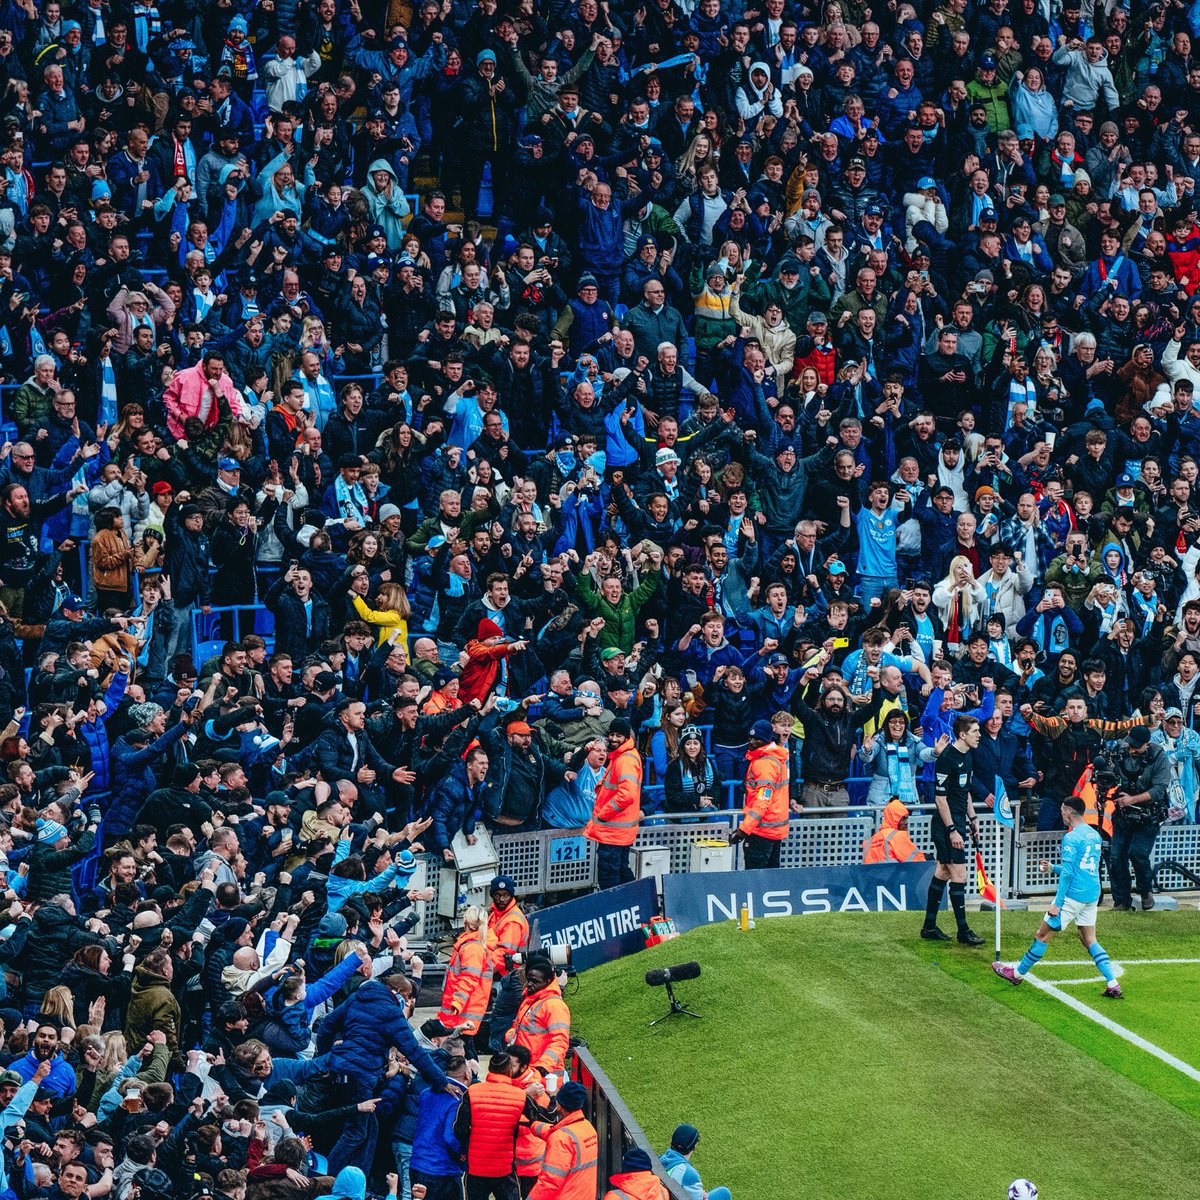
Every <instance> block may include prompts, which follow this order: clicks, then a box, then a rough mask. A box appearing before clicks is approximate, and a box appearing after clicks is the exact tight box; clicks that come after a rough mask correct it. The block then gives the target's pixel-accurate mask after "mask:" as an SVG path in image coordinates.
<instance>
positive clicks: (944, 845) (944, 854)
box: [929, 813, 967, 867]
mask: <svg viewBox="0 0 1200 1200" xmlns="http://www.w3.org/2000/svg"><path fill="white" fill-rule="evenodd" d="M929 832H930V834H931V835H932V837H933V849H934V855H935V857H936V859H937V861H938V862H940V863H941V864H942V865H943V866H946V867H949V866H964V865H966V861H967V843H966V841H965V839H964V841H963V844H962V848H961V849H959V850H955V848H954V847H953V846H952V845H950V830H949V829H947V828H946V826H945V825H943V824H942V819H941V817H939V816H938V814H937V813H934V814H933V820H932V821H931V822H930V828H929Z"/></svg>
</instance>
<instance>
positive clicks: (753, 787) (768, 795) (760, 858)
mask: <svg viewBox="0 0 1200 1200" xmlns="http://www.w3.org/2000/svg"><path fill="white" fill-rule="evenodd" d="M748 741H749V746H750V749H749V750H747V751H746V761H747V762H748V763H749V764H750V765H749V767H748V769H747V771H746V811H745V813H744V814H743V815H742V823H741V824H740V825H739V826H738V827H737V829H735V830H734V831H733V833H731V834H730V835H729V840H730V841H731V842H743V841H744V842H745V843H746V847H745V851H744V854H743V861H744V862H745V865H746V869H747V870H756V869H759V868H762V867H777V866H779V848H780V845H781V844H782V842H783V839H784V838H786V837H787V835H788V812H789V804H788V758H787V751H786V750H785V749H784V748H783V747H782V746H781V745H780V744H779V743H778V742H777V741H775V731H774V729H772V728H771V723H770V722H769V721H755V722H754V727H753V728H752V729H751V730H750V737H749V740H748Z"/></svg>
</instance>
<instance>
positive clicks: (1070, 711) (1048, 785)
mask: <svg viewBox="0 0 1200 1200" xmlns="http://www.w3.org/2000/svg"><path fill="white" fill-rule="evenodd" d="M1021 715H1022V716H1023V717H1024V718H1025V720H1026V721H1028V722H1029V727H1030V729H1032V730H1033V732H1034V733H1039V734H1041V735H1042V737H1044V738H1047V739H1048V740H1050V741H1052V742H1053V743H1054V749H1053V752H1052V753H1051V754H1049V755H1047V756H1045V758H1046V763H1045V768H1044V769H1045V773H1046V778H1045V784H1044V790H1043V793H1042V802H1041V805H1040V807H1039V809H1038V826H1037V827H1038V829H1039V830H1048V829H1062V828H1063V824H1062V812H1061V809H1062V802H1063V801H1064V800H1065V799H1066V798H1067V797H1068V796H1070V795H1071V794H1072V793H1073V792H1074V791H1075V790H1076V788H1077V787H1078V786H1079V781H1080V779H1081V778H1082V776H1083V773H1084V772H1085V771H1086V770H1087V769H1088V767H1089V766H1091V765H1092V763H1093V762H1094V760H1095V759H1096V758H1097V757H1098V756H1099V754H1100V752H1101V748H1102V742H1103V739H1104V738H1112V737H1116V736H1118V735H1119V734H1123V733H1128V732H1131V731H1133V730H1134V729H1137V728H1144V727H1145V725H1146V720H1145V719H1144V718H1136V719H1133V720H1129V721H1103V720H1100V719H1099V718H1094V719H1092V720H1089V719H1088V715H1087V701H1086V700H1085V699H1084V698H1083V696H1081V695H1072V696H1070V697H1069V698H1068V699H1067V701H1066V703H1065V704H1064V705H1063V715H1062V716H1061V717H1044V716H1042V714H1041V713H1037V712H1034V710H1033V705H1032V704H1022V705H1021ZM1038 757H1039V758H1040V757H1042V756H1038ZM1096 823H1097V822H1096V819H1095V818H1094V817H1093V819H1090V820H1089V821H1088V824H1096Z"/></svg>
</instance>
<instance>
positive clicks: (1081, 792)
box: [1071, 763, 1117, 837]
mask: <svg viewBox="0 0 1200 1200" xmlns="http://www.w3.org/2000/svg"><path fill="white" fill-rule="evenodd" d="M1071 795H1073V796H1078V797H1079V798H1080V799H1081V800H1082V801H1083V806H1084V807H1083V820H1084V824H1086V825H1092V826H1094V827H1096V828H1099V829H1102V830H1103V831H1104V834H1105V836H1106V837H1112V831H1113V823H1112V819H1113V813H1115V812H1116V811H1117V805H1116V802H1115V801H1113V800H1105V801H1104V804H1103V806H1101V804H1100V795H1099V793H1098V792H1097V791H1096V784H1095V782H1094V781H1093V779H1092V765H1091V763H1089V764H1088V765H1087V767H1086V768H1085V769H1084V772H1083V774H1082V775H1080V777H1079V782H1078V783H1077V784H1076V785H1075V790H1074V791H1073V792H1072V793H1071Z"/></svg>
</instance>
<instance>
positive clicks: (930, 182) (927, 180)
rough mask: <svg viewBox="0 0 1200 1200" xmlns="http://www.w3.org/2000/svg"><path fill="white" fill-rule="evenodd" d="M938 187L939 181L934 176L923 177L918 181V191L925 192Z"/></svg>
mask: <svg viewBox="0 0 1200 1200" xmlns="http://www.w3.org/2000/svg"><path fill="white" fill-rule="evenodd" d="M935 187H937V180H936V179H934V177H933V176H932V175H922V176H921V178H920V179H918V180H917V191H919V192H924V191H926V190H927V189H929V188H935Z"/></svg>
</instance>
